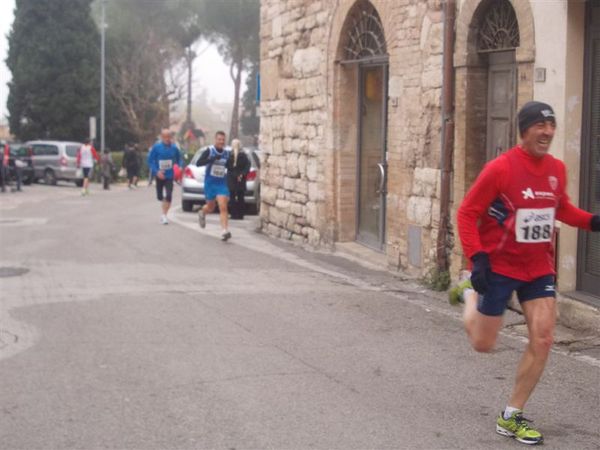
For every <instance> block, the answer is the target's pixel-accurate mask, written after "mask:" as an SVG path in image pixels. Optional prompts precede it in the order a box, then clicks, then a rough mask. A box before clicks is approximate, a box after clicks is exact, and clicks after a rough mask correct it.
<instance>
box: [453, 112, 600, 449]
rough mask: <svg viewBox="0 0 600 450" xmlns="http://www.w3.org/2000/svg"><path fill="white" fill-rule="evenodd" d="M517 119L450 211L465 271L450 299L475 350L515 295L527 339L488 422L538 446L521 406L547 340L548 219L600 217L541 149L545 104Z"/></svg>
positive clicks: (551, 291) (588, 222)
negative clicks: (515, 132) (456, 301)
mask: <svg viewBox="0 0 600 450" xmlns="http://www.w3.org/2000/svg"><path fill="white" fill-rule="evenodd" d="M518 122H519V132H520V136H521V144H520V145H517V146H516V147H514V148H512V149H510V150H509V151H508V152H506V153H505V154H503V155H501V156H499V157H498V158H496V159H494V160H493V161H491V162H490V163H488V164H487V165H486V166H485V168H484V169H483V171H482V172H481V173H480V174H479V177H478V178H477V180H476V181H475V184H474V185H473V187H472V188H471V189H470V190H469V192H468V193H467V195H466V197H465V199H464V200H463V202H462V204H461V206H460V208H459V210H458V232H459V235H460V240H461V242H462V247H463V250H464V253H465V255H466V256H467V257H468V258H469V259H470V260H471V261H472V266H473V269H472V272H471V278H470V280H467V281H465V282H463V283H462V284H461V285H459V287H458V290H457V292H454V294H455V295H454V298H462V299H463V300H464V302H465V309H464V324H465V329H466V331H467V335H468V337H469V339H470V342H471V345H472V346H473V348H474V349H475V350H476V351H478V352H489V351H491V350H492V349H493V348H494V345H495V343H496V339H497V337H498V332H499V331H500V328H501V327H502V315H503V313H504V311H505V309H506V307H507V304H508V301H509V300H510V298H511V297H512V294H513V292H514V291H516V292H517V296H518V298H519V301H520V303H521V306H522V308H523V314H524V316H525V319H526V322H527V329H528V333H529V343H528V345H527V348H526V350H525V353H524V354H523V357H522V359H521V362H520V364H519V367H518V369H517V376H516V380H515V385H514V388H513V391H512V395H511V397H510V399H509V401H508V403H507V406H506V408H505V409H504V410H503V411H502V412H501V413H500V415H499V416H498V418H497V420H496V432H497V433H499V434H501V435H504V436H509V437H512V438H515V439H516V440H517V441H519V442H521V443H525V444H540V443H542V442H543V440H544V438H543V436H542V434H541V433H540V432H539V431H538V430H536V429H534V428H532V426H531V425H530V424H529V423H530V421H529V420H528V419H525V417H523V408H524V407H525V404H526V402H527V400H528V399H529V397H530V396H531V394H532V393H533V390H534V388H535V386H536V385H537V383H538V381H539V379H540V377H541V375H542V373H543V371H544V367H545V365H546V361H547V359H548V355H549V353H550V349H551V347H552V344H553V341H554V327H555V323H556V292H555V270H554V263H553V261H554V245H553V238H554V233H555V230H554V221H555V220H560V221H561V222H563V223H566V224H568V225H571V226H574V227H577V228H581V229H584V230H588V231H600V216H598V215H592V214H590V213H588V212H586V211H583V210H581V209H579V208H576V207H575V206H573V204H571V201H570V200H569V196H568V195H567V188H566V186H567V174H566V169H565V165H564V163H563V162H562V161H559V160H558V159H555V158H554V157H552V156H551V155H550V154H548V151H549V149H550V144H551V142H552V139H553V137H554V133H555V129H556V120H555V116H554V111H553V110H552V107H551V106H550V105H547V104H545V103H541V102H529V103H527V104H526V105H525V106H523V108H522V109H521V110H520V111H519V114H518ZM451 300H452V297H451Z"/></svg>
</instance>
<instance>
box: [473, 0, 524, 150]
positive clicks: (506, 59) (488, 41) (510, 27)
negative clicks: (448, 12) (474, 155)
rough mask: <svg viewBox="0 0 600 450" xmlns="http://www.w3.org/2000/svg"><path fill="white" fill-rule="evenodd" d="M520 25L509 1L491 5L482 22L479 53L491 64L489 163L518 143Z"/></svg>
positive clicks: (487, 107)
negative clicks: (516, 52)
mask: <svg viewBox="0 0 600 450" xmlns="http://www.w3.org/2000/svg"><path fill="white" fill-rule="evenodd" d="M518 47H519V24H518V22H517V17H516V14H515V11H514V9H513V7H512V5H511V4H510V2H509V1H508V0H500V1H495V2H493V3H491V4H489V5H488V6H487V7H486V9H485V10H484V12H483V14H482V15H481V18H480V19H479V27H478V32H477V52H478V53H479V54H480V57H481V62H482V64H484V65H487V96H486V97H487V98H486V99H485V101H486V102H487V105H486V111H487V118H486V147H485V149H486V160H488V161H489V160H491V159H494V158H495V157H496V156H498V155H499V154H500V153H502V152H503V151H505V150H507V149H508V148H510V147H512V145H513V144H514V143H515V141H516V127H515V114H516V108H517V64H516V58H515V51H516V49H517V48H518Z"/></svg>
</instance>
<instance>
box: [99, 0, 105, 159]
mask: <svg viewBox="0 0 600 450" xmlns="http://www.w3.org/2000/svg"><path fill="white" fill-rule="evenodd" d="M100 48H101V50H100V53H101V55H100V151H101V152H102V153H104V120H105V116H106V99H105V97H106V0H102V29H101V44H100Z"/></svg>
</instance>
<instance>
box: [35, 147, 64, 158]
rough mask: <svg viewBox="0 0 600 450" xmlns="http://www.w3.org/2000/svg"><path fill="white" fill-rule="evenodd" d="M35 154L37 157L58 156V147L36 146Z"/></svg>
mask: <svg viewBox="0 0 600 450" xmlns="http://www.w3.org/2000/svg"><path fill="white" fill-rule="evenodd" d="M33 154H34V155H36V156H58V147H57V146H56V145H46V144H34V145H33Z"/></svg>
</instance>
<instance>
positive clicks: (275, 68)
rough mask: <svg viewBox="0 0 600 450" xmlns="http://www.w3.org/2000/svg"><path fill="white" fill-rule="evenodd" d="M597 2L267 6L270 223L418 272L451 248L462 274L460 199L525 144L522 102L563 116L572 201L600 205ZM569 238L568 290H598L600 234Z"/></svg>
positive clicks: (454, 266)
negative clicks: (542, 104) (519, 117)
mask: <svg viewBox="0 0 600 450" xmlns="http://www.w3.org/2000/svg"><path fill="white" fill-rule="evenodd" d="M454 3H456V9H455V10H454V15H455V17H454V18H453V20H452V22H449V23H451V27H450V28H449V30H450V33H446V34H445V33H444V31H445V29H444V24H445V20H446V19H448V20H449V18H450V16H451V14H450V11H449V5H453V4H454ZM599 11H600V4H599V2H598V1H597V0H592V1H587V2H579V1H568V0H561V1H554V2H545V1H534V0H531V1H528V0H457V1H456V2H452V1H448V2H446V3H444V2H443V1H442V0H370V1H368V0H262V9H261V92H262V98H261V147H262V148H263V151H264V155H265V160H264V168H263V172H262V174H261V177H262V212H261V216H262V222H263V228H264V230H265V231H266V232H267V233H269V234H271V235H274V236H278V237H283V238H287V239H291V240H294V241H299V242H306V243H308V244H310V245H313V246H328V247H333V246H335V245H337V244H338V243H346V242H357V243H358V244H361V245H364V246H366V247H367V248H370V249H372V250H373V252H379V253H381V254H383V255H385V260H386V261H387V265H388V266H389V267H394V268H397V269H399V270H401V271H403V272H405V273H408V274H412V275H416V276H419V275H424V274H425V273H427V272H428V271H429V270H430V269H431V268H432V267H435V266H436V263H437V262H438V260H439V258H438V256H439V251H442V252H445V251H448V250H449V251H450V252H451V254H450V256H449V260H450V263H451V264H450V271H451V273H452V274H456V273H457V272H458V271H459V270H460V269H461V268H462V266H463V263H464V258H463V257H462V254H461V249H460V245H458V243H457V242H454V241H455V239H453V237H454V236H455V235H456V230H455V229H454V227H455V223H454V217H455V211H456V208H457V207H458V204H459V203H460V200H461V199H462V198H463V197H464V195H465V193H466V190H467V189H468V188H469V186H470V185H471V183H472V182H473V180H474V179H475V177H476V176H477V174H478V172H479V171H480V169H481V168H482V166H483V164H484V163H485V162H486V161H487V160H489V159H491V158H493V157H495V156H496V155H497V154H498V153H499V152H501V151H503V150H505V149H507V148H509V147H510V146H512V145H513V144H514V143H516V142H517V140H518V136H517V130H516V124H515V116H516V111H517V110H518V108H519V107H520V106H521V105H523V104H524V103H525V102H527V101H529V100H533V99H536V100H542V101H547V102H548V103H551V104H552V105H553V106H554V108H555V110H556V113H557V116H558V130H557V134H556V137H555V141H554V144H553V153H554V154H555V155H556V156H557V157H559V158H561V159H563V160H564V161H565V162H566V164H567V166H568V169H569V175H570V180H571V184H570V186H569V193H570V195H571V197H572V199H573V200H574V202H575V203H579V204H580V205H581V206H582V207H585V208H586V209H588V210H593V211H595V212H596V213H600V198H599V197H600V147H599V146H600V141H599V140H598V139H596V138H593V137H594V136H597V135H598V134H600V129H598V124H600V97H599V96H598V93H599V92H600V53H599V52H598V49H599V48H600V37H599V36H600V31H599V30H600V12H599ZM452 31H454V33H452ZM445 35H446V38H445ZM448 36H450V37H451V38H450V40H448V41H446V40H445V39H448ZM445 47H446V50H445ZM444 51H446V61H452V63H451V66H452V67H451V68H450V70H449V71H448V70H447V71H444V70H443V66H444ZM444 73H446V75H444ZM443 86H444V89H446V90H447V89H450V91H445V92H450V93H451V97H450V98H454V102H453V103H452V102H451V103H452V105H443V104H442V98H443V95H442V94H443V92H442V88H443ZM452 94H453V96H452ZM443 110H444V111H450V113H451V114H450V115H449V116H445V118H446V119H447V121H446V122H445V123H446V125H443V120H442V111H443ZM447 128H449V129H447ZM448 131H450V132H448ZM443 136H444V138H443ZM444 142H446V144H447V145H446V150H443V143H444ZM449 150H450V151H452V154H453V158H452V159H451V160H450V161H451V164H450V166H449V167H448V169H449V172H450V178H447V177H442V170H441V168H442V167H443V166H442V162H443V160H444V158H443V156H444V154H443V153H444V151H446V152H448V151H449ZM444 178H445V179H450V180H451V181H450V182H448V183H444V181H443V180H444ZM580 180H581V181H580ZM445 196H446V197H448V198H449V202H448V208H449V210H450V212H451V214H450V215H449V216H448V215H444V214H443V212H444V211H445V209H444V204H445V203H446V202H445V201H444V197H445ZM444 217H449V218H450V224H449V226H448V227H446V226H445V225H444V220H440V219H443V218H444ZM440 230H441V231H442V232H443V234H442V236H446V234H447V238H446V239H442V240H441V241H440V242H442V243H443V245H438V235H439V234H440ZM558 244H559V258H558V264H557V266H558V269H559V280H560V283H561V286H560V287H561V289H562V290H563V291H565V290H567V291H580V292H582V293H585V295H589V294H591V297H589V298H593V297H594V296H598V295H600V238H599V237H597V236H591V235H589V234H588V235H586V234H583V233H578V232H577V231H576V230H572V229H569V228H568V227H562V228H561V229H560V234H559V237H558ZM438 250H439V251H438ZM592 301H594V300H592Z"/></svg>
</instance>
